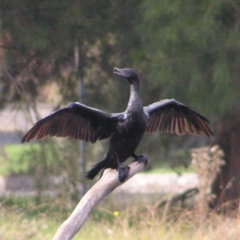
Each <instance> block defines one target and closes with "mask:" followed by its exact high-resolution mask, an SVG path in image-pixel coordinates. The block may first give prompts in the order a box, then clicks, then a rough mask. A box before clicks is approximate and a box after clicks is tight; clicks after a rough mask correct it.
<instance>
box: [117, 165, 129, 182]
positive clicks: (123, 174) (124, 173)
mask: <svg viewBox="0 0 240 240" xmlns="http://www.w3.org/2000/svg"><path fill="white" fill-rule="evenodd" d="M129 170H130V167H129V166H126V167H123V166H121V165H119V166H118V179H119V181H120V182H121V183H122V182H124V181H125V180H126V178H127V177H128V173H129Z"/></svg>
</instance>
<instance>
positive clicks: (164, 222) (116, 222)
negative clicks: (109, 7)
mask: <svg viewBox="0 0 240 240" xmlns="http://www.w3.org/2000/svg"><path fill="white" fill-rule="evenodd" d="M117 201H120V200H117ZM54 204H58V203H57V202H55V203H54V202H52V206H50V207H49V203H47V204H46V205H45V206H44V205H40V206H37V207H35V206H34V204H33V203H31V204H30V205H28V206H27V207H22V206H19V205H13V206H4V203H3V206H2V207H1V211H0V239H4V240H15V239H18V240H28V239H34V240H35V239H36V240H38V239H41V240H42V239H51V238H52V237H53V235H54V233H55V231H56V230H57V228H58V226H59V225H60V223H61V222H62V221H63V220H64V219H65V218H66V217H67V216H68V214H69V213H70V209H69V208H68V207H67V209H63V208H62V209H61V207H60V208H58V209H55V208H51V207H53V206H54ZM50 205H51V204H50ZM128 205H129V207H127V208H125V209H122V208H121V209H119V207H117V205H116V204H109V202H105V203H102V204H101V206H104V208H102V207H101V206H99V207H98V208H97V209H96V210H94V212H93V213H92V214H91V216H90V218H89V220H88V221H87V223H86V224H85V225H84V227H83V228H82V230H81V231H80V232H79V233H78V234H77V236H76V237H75V238H74V239H75V240H77V239H88V240H92V239H98V240H101V239H104V240H113V239H114V240H116V239H124V240H133V239H139V240H146V239H151V240H159V239H161V240H172V239H174V240H188V239H190V240H219V239H221V240H228V239H229V240H232V239H238V238H239V236H240V219H237V218H229V217H228V218H227V217H224V216H222V215H217V214H215V213H209V214H208V216H207V218H206V219H205V221H204V222H202V221H201V217H200V216H201V212H199V210H183V209H181V211H180V210H177V209H171V210H168V214H167V215H166V214H164V211H162V210H159V209H158V208H156V207H155V206H156V204H155V205H154V204H149V203H148V204H145V205H140V204H134V201H133V204H132V205H131V203H129V204H128ZM46 206H48V207H49V208H48V207H46ZM106 206H107V208H106ZM65 207H66V206H65ZM116 209H117V210H116Z"/></svg>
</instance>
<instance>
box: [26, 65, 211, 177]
mask: <svg viewBox="0 0 240 240" xmlns="http://www.w3.org/2000/svg"><path fill="white" fill-rule="evenodd" d="M113 73H114V74H116V75H119V76H121V77H123V78H125V79H127V80H128V82H129V84H130V97H129V102H128V105H127V108H126V110H125V111H124V112H122V113H106V112H103V111H101V110H98V109H96V108H91V107H88V106H86V105H83V104H81V103H78V102H72V103H69V104H68V105H67V106H66V107H64V108H62V109H60V110H58V111H56V112H54V113H52V114H51V115H49V116H47V117H45V118H43V119H41V120H40V121H38V122H37V123H36V124H35V125H34V126H33V128H31V129H30V130H29V131H28V132H27V133H26V134H25V136H24V137H23V138H22V142H28V141H29V140H31V139H43V138H45V137H46V136H57V137H71V138H74V139H80V140H83V141H86V142H89V141H90V142H92V143H94V142H96V141H97V140H101V139H105V138H108V137H110V142H109V149H108V152H107V153H106V155H105V156H104V158H103V160H102V161H100V162H98V163H97V164H95V165H94V166H93V168H92V169H91V170H90V171H89V172H87V174H86V178H87V179H93V178H94V177H95V176H96V175H97V174H98V172H99V171H100V170H101V169H106V168H113V169H118V173H119V181H120V182H123V181H124V180H125V179H126V177H127V176H128V171H129V167H128V166H125V167H123V166H122V165H121V163H123V162H124V161H126V160H127V158H129V157H133V158H134V159H135V161H138V162H145V163H147V157H146V156H145V155H139V156H138V155H136V154H135V150H136V148H137V146H138V144H139V142H140V140H141V139H142V137H143V135H144V133H145V132H147V133H152V132H155V131H160V132H169V133H173V134H177V135H185V134H188V133H189V134H196V135H206V136H207V137H210V136H211V135H212V131H211V130H210V129H209V127H208V125H207V123H208V120H207V119H206V118H204V117H203V116H201V115H200V114H198V113H197V112H195V111H193V110H192V109H190V108H189V107H187V106H185V105H184V104H182V103H180V102H177V101H176V100H174V99H165V100H162V101H159V102H155V103H153V104H151V105H149V106H147V107H143V106H142V103H141V100H140V98H139V95H138V91H139V77H138V75H137V73H136V72H135V71H134V70H133V69H131V68H125V69H120V68H114V70H113Z"/></svg>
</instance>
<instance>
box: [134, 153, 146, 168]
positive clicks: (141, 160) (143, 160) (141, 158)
mask: <svg viewBox="0 0 240 240" xmlns="http://www.w3.org/2000/svg"><path fill="white" fill-rule="evenodd" d="M133 157H134V158H135V160H134V161H135V162H138V163H144V165H145V167H146V166H147V164H148V158H147V156H146V155H144V154H141V155H139V156H137V155H134V156H133Z"/></svg>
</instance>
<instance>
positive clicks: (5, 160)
mask: <svg viewBox="0 0 240 240" xmlns="http://www.w3.org/2000/svg"><path fill="white" fill-rule="evenodd" d="M39 150H40V147H39V145H38V144H11V145H4V146H1V154H0V164H1V168H0V175H8V174H11V173H25V172H27V171H28V169H29V167H30V164H31V161H32V156H31V155H30V154H28V153H29V152H30V151H39Z"/></svg>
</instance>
